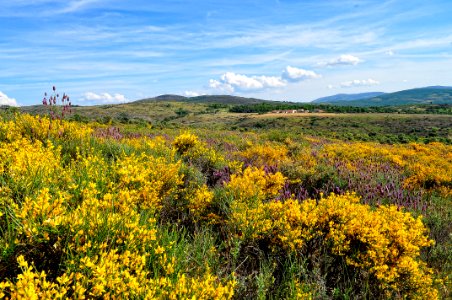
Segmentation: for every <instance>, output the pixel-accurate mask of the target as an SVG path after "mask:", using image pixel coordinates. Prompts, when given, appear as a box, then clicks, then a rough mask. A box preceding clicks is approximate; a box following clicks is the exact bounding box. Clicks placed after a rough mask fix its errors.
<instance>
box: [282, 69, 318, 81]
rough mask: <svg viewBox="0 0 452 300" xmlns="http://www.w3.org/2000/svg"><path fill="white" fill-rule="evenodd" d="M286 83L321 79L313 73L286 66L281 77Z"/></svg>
mask: <svg viewBox="0 0 452 300" xmlns="http://www.w3.org/2000/svg"><path fill="white" fill-rule="evenodd" d="M281 77H282V78H284V79H285V80H287V81H292V82H297V81H302V80H306V79H315V78H320V77H322V76H321V75H319V74H317V73H315V72H314V71H309V70H304V69H299V68H295V67H291V66H287V67H286V68H285V69H284V71H283V72H282V75H281Z"/></svg>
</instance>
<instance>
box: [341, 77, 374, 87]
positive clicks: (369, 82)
mask: <svg viewBox="0 0 452 300" xmlns="http://www.w3.org/2000/svg"><path fill="white" fill-rule="evenodd" d="M379 84H380V82H379V81H377V80H375V79H372V78H369V79H363V80H359V79H355V80H351V81H344V82H341V87H343V88H349V87H356V86H372V85H379Z"/></svg>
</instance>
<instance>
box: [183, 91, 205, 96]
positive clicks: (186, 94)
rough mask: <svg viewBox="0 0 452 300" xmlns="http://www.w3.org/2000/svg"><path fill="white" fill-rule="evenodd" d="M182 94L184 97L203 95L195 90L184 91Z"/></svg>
mask: <svg viewBox="0 0 452 300" xmlns="http://www.w3.org/2000/svg"><path fill="white" fill-rule="evenodd" d="M184 95H185V96H186V97H198V96H201V95H205V94H202V93H198V92H195V91H185V92H184Z"/></svg>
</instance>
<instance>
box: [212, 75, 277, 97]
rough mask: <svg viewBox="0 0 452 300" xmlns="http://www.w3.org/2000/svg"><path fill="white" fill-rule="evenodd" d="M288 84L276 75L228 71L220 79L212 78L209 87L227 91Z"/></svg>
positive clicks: (256, 89)
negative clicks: (244, 73)
mask: <svg viewBox="0 0 452 300" xmlns="http://www.w3.org/2000/svg"><path fill="white" fill-rule="evenodd" d="M284 86H286V82H285V81H284V80H283V79H282V78H281V77H275V76H246V75H241V74H236V73H233V72H227V73H224V74H223V75H221V77H220V80H215V79H210V81H209V87H210V88H213V89H216V90H221V91H225V92H231V93H232V92H234V91H236V90H239V91H258V90H263V89H266V88H278V87H284Z"/></svg>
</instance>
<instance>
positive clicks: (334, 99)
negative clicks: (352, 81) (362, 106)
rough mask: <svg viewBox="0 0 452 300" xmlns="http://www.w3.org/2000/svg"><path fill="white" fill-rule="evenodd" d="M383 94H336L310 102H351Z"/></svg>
mask: <svg viewBox="0 0 452 300" xmlns="http://www.w3.org/2000/svg"><path fill="white" fill-rule="evenodd" d="M383 94H385V93H383V92H369V93H359V94H337V95H332V96H327V97H322V98H318V99H315V100H313V101H312V103H331V102H338V101H344V102H346V101H353V100H360V99H368V98H373V97H378V96H381V95H383Z"/></svg>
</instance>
